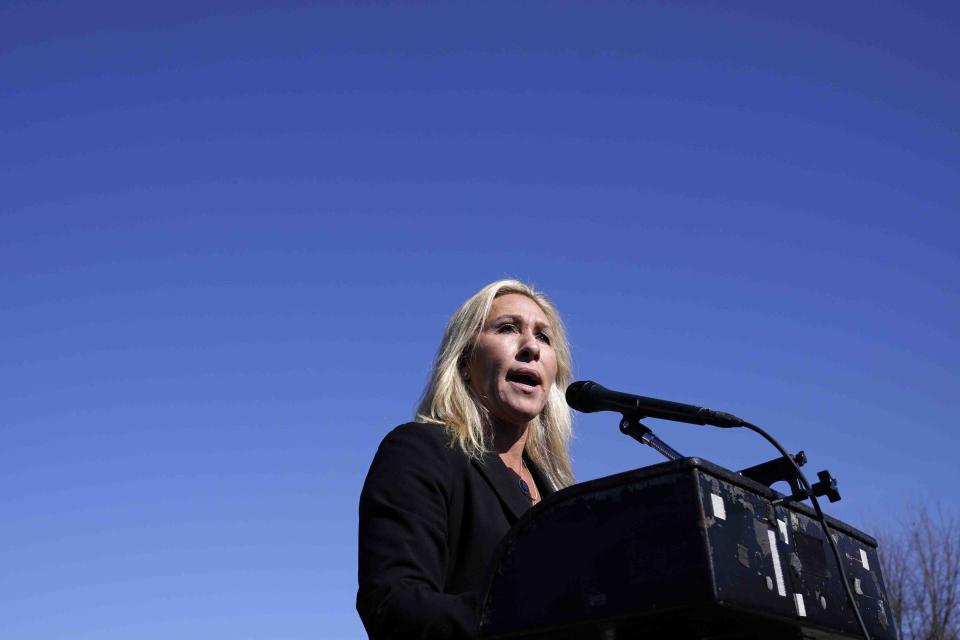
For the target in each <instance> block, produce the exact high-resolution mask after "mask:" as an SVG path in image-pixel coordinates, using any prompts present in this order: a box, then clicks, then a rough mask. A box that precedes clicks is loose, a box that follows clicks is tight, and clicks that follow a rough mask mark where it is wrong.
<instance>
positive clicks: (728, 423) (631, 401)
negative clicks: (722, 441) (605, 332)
mask: <svg viewBox="0 0 960 640" xmlns="http://www.w3.org/2000/svg"><path fill="white" fill-rule="evenodd" d="M567 404H568V405H570V407H571V408H573V409H576V410H577V411H582V412H584V413H593V412H594V411H617V412H619V413H622V414H624V415H625V416H634V417H637V418H644V417H646V418H660V419H661V420H674V421H676V422H688V423H690V424H709V425H712V426H714V427H740V426H743V424H744V421H743V420H741V419H740V418H738V417H737V416H735V415H731V414H729V413H724V412H723V411H714V410H713V409H707V408H706V407H695V406H694V405H692V404H682V403H680V402H670V401H669V400H657V399H656V398H646V397H644V396H635V395H633V394H630V393H623V392H621V391H611V390H610V389H607V388H605V387H602V386H600V385H599V384H597V383H596V382H591V381H590V380H581V381H580V382H574V383H573V384H571V385H570V386H569V387H567Z"/></svg>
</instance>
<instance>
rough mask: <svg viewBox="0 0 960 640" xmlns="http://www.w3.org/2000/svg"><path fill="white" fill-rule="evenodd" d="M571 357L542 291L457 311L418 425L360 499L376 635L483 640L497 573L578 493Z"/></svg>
mask: <svg viewBox="0 0 960 640" xmlns="http://www.w3.org/2000/svg"><path fill="white" fill-rule="evenodd" d="M570 370H571V362H570V351H569V347H568V345H567V341H566V336H565V334H564V330H563V324H562V323H561V321H560V317H559V315H558V314H557V312H556V309H554V307H553V305H552V304H551V303H550V302H549V300H547V299H546V297H544V296H543V295H542V294H540V293H538V292H536V291H534V290H533V289H532V288H531V287H529V286H527V285H525V284H523V283H522V282H518V281H516V280H501V281H498V282H494V283H492V284H490V285H487V286H486V287H484V288H483V289H481V290H480V291H479V292H478V293H477V294H476V295H474V296H473V297H471V298H470V299H469V300H467V301H466V302H465V303H464V304H463V306H461V307H460V309H458V310H457V312H456V313H455V314H454V315H453V317H452V318H451V319H450V322H449V323H448V325H447V329H446V331H445V332H444V335H443V341H442V342H441V344H440V349H439V351H438V353H437V358H436V362H435V364H434V368H433V372H432V374H431V378H430V384H429V385H428V387H427V390H426V391H425V392H424V396H423V400H422V401H421V403H420V406H419V408H418V409H417V416H416V420H417V421H416V422H411V423H408V424H405V425H401V426H399V427H397V428H396V429H394V430H393V431H392V432H391V433H390V434H389V435H387V437H386V438H384V440H383V442H382V443H381V444H380V448H379V449H378V450H377V454H376V456H375V457H374V460H373V463H372V464H371V466H370V472H369V473H368V474H367V480H366V482H365V483H364V487H363V492H362V493H361V496H360V548H359V552H360V553H359V579H360V580H359V582H360V588H359V590H358V592H357V610H358V611H359V612H360V617H361V619H362V620H363V624H364V626H365V627H366V629H367V633H368V634H369V635H370V637H371V638H374V639H379V638H424V639H426V638H471V637H475V636H476V635H477V631H478V611H477V609H478V605H479V597H480V595H481V594H480V593H479V590H480V589H481V588H482V581H483V579H484V570H485V568H486V565H487V563H488V562H489V561H490V558H491V556H492V554H493V552H494V550H495V548H496V546H497V544H498V543H499V542H500V539H501V538H502V537H503V536H504V534H505V533H506V532H507V530H508V529H509V528H510V526H511V525H512V524H513V523H514V522H515V521H516V520H517V518H519V517H520V516H521V515H522V514H523V513H524V512H525V511H526V510H527V509H529V508H530V506H531V505H533V504H535V503H537V502H539V501H540V499H541V497H542V496H545V495H549V494H550V493H553V492H554V491H556V490H557V489H560V488H562V487H565V486H567V485H569V484H572V483H573V474H572V473H571V470H570V458H569V454H568V450H567V448H568V443H569V440H570V410H569V409H568V408H567V405H566V402H565V401H564V397H563V394H564V391H565V389H566V387H567V385H568V384H569V382H570V375H571V372H570Z"/></svg>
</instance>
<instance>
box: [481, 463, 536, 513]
mask: <svg viewBox="0 0 960 640" xmlns="http://www.w3.org/2000/svg"><path fill="white" fill-rule="evenodd" d="M473 464H474V465H475V466H476V467H477V469H479V470H480V473H482V474H483V476H484V477H485V478H486V479H487V482H489V483H490V486H491V487H493V490H494V491H495V492H496V494H497V496H498V497H499V498H500V502H502V503H503V504H504V506H506V507H507V509H508V510H509V511H510V514H511V515H512V516H513V519H514V520H516V519H517V518H519V517H520V516H522V515H523V514H524V513H526V512H527V510H528V509H529V508H530V501H529V500H528V499H527V498H526V497H525V496H524V495H523V494H522V493H521V492H520V486H519V485H518V484H517V482H518V480H517V477H516V476H515V475H513V472H512V471H510V470H509V469H507V465H505V464H503V460H501V459H500V456H499V455H497V453H496V452H490V451H488V452H487V453H485V454H484V455H483V457H482V458H481V459H480V460H474V461H473Z"/></svg>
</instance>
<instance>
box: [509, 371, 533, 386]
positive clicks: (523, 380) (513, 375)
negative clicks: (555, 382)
mask: <svg viewBox="0 0 960 640" xmlns="http://www.w3.org/2000/svg"><path fill="white" fill-rule="evenodd" d="M507 380H508V381H510V382H516V383H517V384H522V385H524V386H526V387H539V386H540V374H538V373H537V372H536V371H530V370H527V369H518V370H516V371H511V372H509V373H507Z"/></svg>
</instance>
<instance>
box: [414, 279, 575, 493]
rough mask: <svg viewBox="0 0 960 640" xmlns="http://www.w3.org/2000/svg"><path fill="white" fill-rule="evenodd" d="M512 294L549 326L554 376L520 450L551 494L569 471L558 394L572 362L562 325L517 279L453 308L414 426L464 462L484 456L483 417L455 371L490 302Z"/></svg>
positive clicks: (563, 406) (564, 410)
mask: <svg viewBox="0 0 960 640" xmlns="http://www.w3.org/2000/svg"><path fill="white" fill-rule="evenodd" d="M509 293H518V294H520V295H524V296H527V297H528V298H530V299H531V300H533V301H534V302H536V303H537V304H538V305H539V306H540V308H541V309H542V310H543V313H544V314H545V315H546V316H547V319H548V320H549V321H550V326H551V329H552V334H551V338H552V339H551V345H552V346H553V350H554V353H555V354H556V357H557V377H556V379H555V380H554V381H553V385H551V387H550V390H549V392H548V394H547V404H546V406H545V407H544V408H543V411H541V412H540V415H539V416H537V417H536V418H534V419H533V420H532V421H531V422H530V424H529V425H528V427H527V440H526V446H525V448H524V451H525V452H526V454H527V456H528V457H529V458H530V460H532V461H533V463H534V464H535V465H537V468H538V469H540V471H541V472H542V473H543V475H544V476H545V477H546V479H547V480H548V481H549V482H550V484H551V485H552V486H553V488H554V489H560V488H562V487H566V486H568V485H571V484H573V482H574V479H573V472H572V471H571V469H570V453H569V446H570V438H571V435H572V428H571V417H570V409H569V407H567V403H566V400H565V399H564V393H565V392H566V389H567V385H569V384H570V377H571V375H572V368H573V366H572V362H571V358H570V346H569V345H568V344H567V336H566V332H565V331H564V328H563V322H562V321H561V320H560V315H559V314H558V313H557V310H556V308H554V306H553V304H552V303H551V302H550V300H549V299H547V297H546V296H545V295H544V294H542V293H540V292H538V291H536V290H534V289H533V287H531V286H529V285H527V284H524V283H523V282H520V281H519V280H498V281H497V282H493V283H491V284H488V285H487V286H485V287H484V288H483V289H481V290H480V291H478V292H477V293H476V294H474V295H473V296H471V297H470V299H469V300H467V301H466V302H464V303H463V305H462V306H461V307H460V308H459V309H457V311H456V313H454V314H453V317H451V318H450V322H448V323H447V328H446V330H445V331H444V332H443V340H442V341H441V342H440V348H439V349H438V351H437V357H436V360H435V362H434V365H433V371H432V373H431V374H430V383H429V384H428V385H427V388H426V390H425V391H424V393H423V398H422V399H421V401H420V406H419V407H417V416H416V419H417V421H418V422H427V423H432V424H439V425H443V426H445V427H446V428H447V430H448V431H449V432H450V434H451V436H452V439H453V443H454V444H455V445H457V446H459V447H460V448H461V449H463V452H464V453H465V454H466V455H467V456H468V457H470V458H473V459H479V458H480V457H481V456H482V455H483V454H484V453H486V452H487V451H488V445H489V444H490V435H489V433H488V429H487V427H488V425H489V415H488V413H487V410H486V408H485V407H483V406H482V405H480V404H479V403H478V402H476V401H475V400H474V398H473V396H472V395H471V393H470V390H469V389H468V387H467V385H466V383H465V382H464V380H463V377H462V376H461V369H462V367H463V365H464V364H466V362H467V360H469V358H470V354H471V351H472V350H473V347H474V345H475V344H476V341H477V337H478V336H479V335H480V331H481V329H482V328H483V324H484V322H485V321H486V318H487V314H488V313H489V312H490V307H491V306H492V305H493V301H494V299H496V298H498V297H500V296H503V295H507V294H509Z"/></svg>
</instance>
